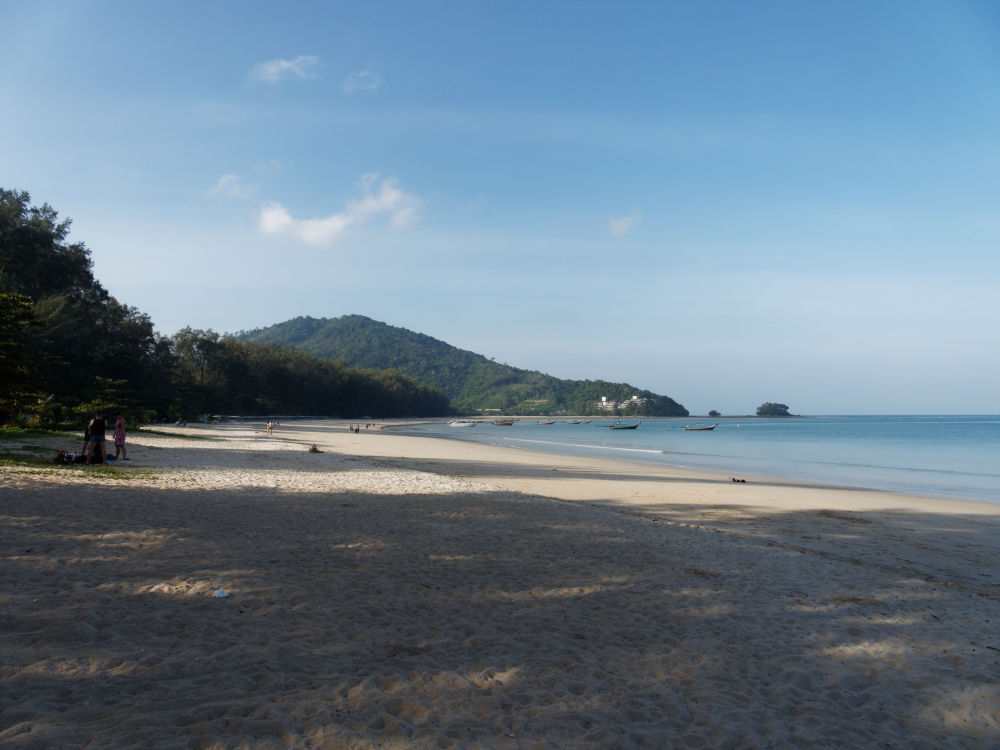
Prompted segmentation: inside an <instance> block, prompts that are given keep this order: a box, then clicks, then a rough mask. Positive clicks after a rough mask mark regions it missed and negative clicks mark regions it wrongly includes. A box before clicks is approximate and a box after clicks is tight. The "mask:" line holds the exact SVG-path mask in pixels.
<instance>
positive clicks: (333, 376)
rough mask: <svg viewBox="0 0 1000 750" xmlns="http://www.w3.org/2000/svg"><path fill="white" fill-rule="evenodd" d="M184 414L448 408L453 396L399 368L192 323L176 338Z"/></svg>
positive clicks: (347, 414)
mask: <svg viewBox="0 0 1000 750" xmlns="http://www.w3.org/2000/svg"><path fill="white" fill-rule="evenodd" d="M174 351H175V353H176V355H177V360H178V361H177V369H176V373H177V378H178V389H177V392H178V394H180V395H181V398H182V399H183V401H182V403H180V410H181V412H182V413H185V414H198V413H209V412H216V413H223V414H257V415H268V414H273V415H285V416H293V415H312V416H331V417H343V418H346V419H353V418H361V417H364V416H366V415H367V416H372V417H428V416H441V415H444V414H447V413H448V397H447V396H446V395H445V394H444V393H441V392H440V391H437V390H436V389H433V388H430V387H428V386H426V385H423V384H421V383H417V382H416V381H414V380H413V379H412V378H408V377H406V376H404V375H402V374H400V373H398V372H396V371H393V370H383V371H371V370H364V369H361V368H356V367H348V366H347V365H345V364H344V363H343V362H331V361H328V360H324V359H320V358H319V357H314V356H313V355H311V354H308V353H307V352H303V351H299V350H298V349H294V348H292V347H282V346H277V345H276V344H257V343H253V342H247V341H237V340H236V339H235V338H232V337H220V336H219V334H217V333H215V332H214V331H193V330H191V329H189V328H186V329H184V330H183V331H181V332H179V333H178V334H177V336H176V337H175V338H174Z"/></svg>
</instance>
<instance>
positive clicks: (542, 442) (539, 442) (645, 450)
mask: <svg viewBox="0 0 1000 750" xmlns="http://www.w3.org/2000/svg"><path fill="white" fill-rule="evenodd" d="M504 442H510V443H535V444H537V445H555V446H559V447H560V448H583V449H585V450H591V451H593V450H599V451H621V452H624V453H653V454H659V453H664V452H665V451H661V450H653V449H651V448H619V447H616V446H611V445H589V444H587V443H557V442H555V441H553V440H528V439H526V438H504Z"/></svg>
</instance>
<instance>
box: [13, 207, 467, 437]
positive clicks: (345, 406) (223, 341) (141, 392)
mask: <svg viewBox="0 0 1000 750" xmlns="http://www.w3.org/2000/svg"><path fill="white" fill-rule="evenodd" d="M69 228H70V221H69V220H68V219H60V218H59V216H58V214H57V213H56V211H55V210H54V209H53V208H52V207H51V206H49V205H48V204H43V205H41V206H32V205H31V198H30V196H29V195H28V193H26V192H19V191H13V190H5V189H0V425H2V424H7V423H11V422H14V421H18V422H21V421H30V422H33V423H36V424H38V423H55V422H61V421H79V420H80V419H82V418H86V416H87V415H89V414H90V413H92V412H93V411H94V410H96V409H100V410H102V411H105V412H113V411H117V410H121V411H122V413H123V414H125V415H126V417H127V418H129V419H130V420H131V421H148V420H152V419H170V420H174V419H179V418H193V417H194V416H196V415H201V414H240V415H271V414H274V415H285V416H293V415H313V416H328V417H343V418H361V417H364V416H371V417H410V416H414V417H415V416H441V415H444V414H447V413H448V412H449V399H448V396H447V395H445V394H444V393H443V392H441V391H440V390H437V389H435V388H432V387H430V386H427V385H424V384H422V383H418V382H417V381H415V380H414V379H413V378H410V377H407V376H406V375H403V374H401V373H399V372H396V371H393V370H380V371H373V370H367V369H365V368H361V367H352V366H349V365H348V364H346V363H345V362H343V361H339V362H338V361H330V360H325V359H321V358H319V357H315V356H312V355H310V354H308V353H305V352H302V351H299V350H297V349H294V348H292V347H287V346H279V345H276V344H258V343H253V342H249V341H238V340H236V339H235V338H234V337H232V336H223V335H220V334H218V333H216V332H214V331H210V330H194V329H191V328H185V329H184V330H182V331H180V332H179V333H177V334H176V335H174V336H170V337H166V336H163V335H160V334H158V333H157V332H156V331H155V329H154V327H153V323H152V321H151V320H150V318H149V316H148V315H146V314H145V313H143V312H141V311H140V310H138V309H137V308H135V307H132V306H130V305H128V304H125V303H123V302H120V301H119V300H117V299H115V298H114V297H113V296H111V295H110V294H109V293H108V291H107V290H106V289H105V288H104V287H103V286H102V285H101V283H100V282H99V281H98V280H97V279H96V278H95V277H94V275H93V270H92V262H91V255H90V250H89V249H88V248H87V247H86V246H85V245H84V244H83V243H80V242H73V243H70V242H69V241H68V236H69Z"/></svg>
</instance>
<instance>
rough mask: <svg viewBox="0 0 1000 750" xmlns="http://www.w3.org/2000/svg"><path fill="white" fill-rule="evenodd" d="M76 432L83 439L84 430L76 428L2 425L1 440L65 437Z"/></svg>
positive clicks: (0, 430) (0, 429)
mask: <svg viewBox="0 0 1000 750" xmlns="http://www.w3.org/2000/svg"><path fill="white" fill-rule="evenodd" d="M74 434H76V435H79V436H80V438H81V439H82V438H83V432H82V431H80V430H78V429H75V428H74V429H71V430H47V429H43V428H41V427H0V440H26V439H29V438H41V437H46V438H48V437H58V438H64V437H66V436H67V435H74Z"/></svg>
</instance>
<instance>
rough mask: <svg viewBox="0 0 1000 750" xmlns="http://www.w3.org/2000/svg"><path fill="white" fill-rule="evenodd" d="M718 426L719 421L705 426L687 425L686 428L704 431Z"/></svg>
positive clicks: (691, 430) (689, 430) (693, 430)
mask: <svg viewBox="0 0 1000 750" xmlns="http://www.w3.org/2000/svg"><path fill="white" fill-rule="evenodd" d="M718 426H719V423H718V422H716V423H715V424H710V425H707V426H705V427H685V428H684V429H685V430H687V431H688V432H703V431H704V430H714V429H715V428H716V427H718Z"/></svg>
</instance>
